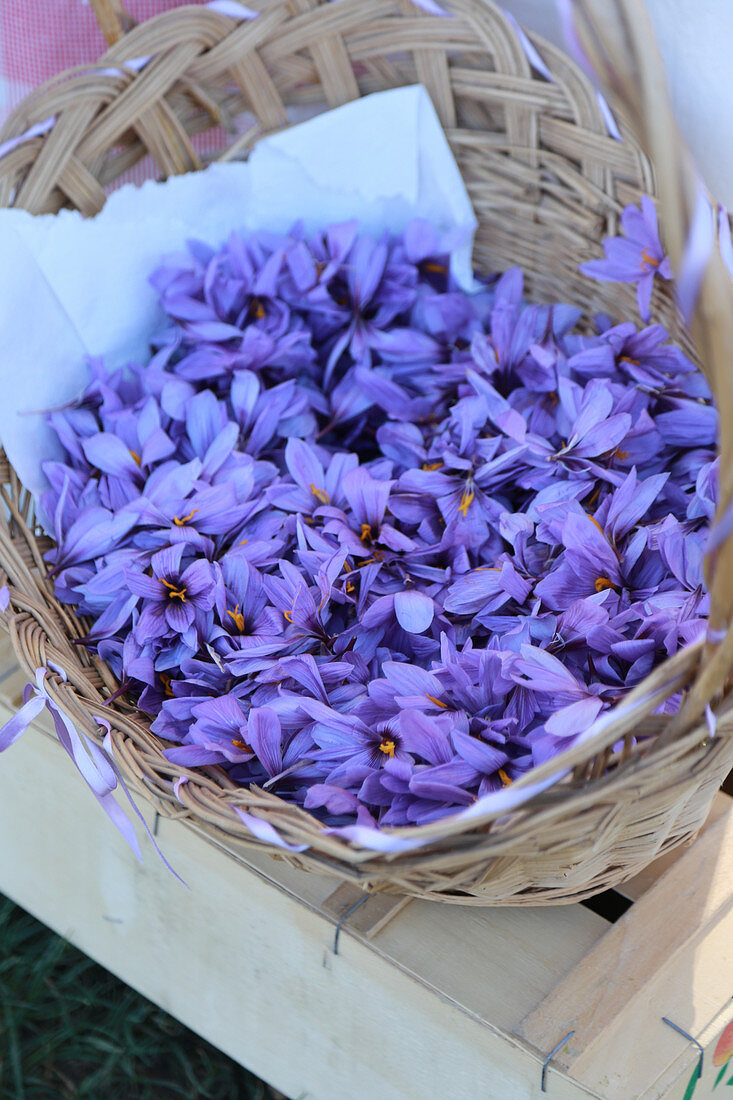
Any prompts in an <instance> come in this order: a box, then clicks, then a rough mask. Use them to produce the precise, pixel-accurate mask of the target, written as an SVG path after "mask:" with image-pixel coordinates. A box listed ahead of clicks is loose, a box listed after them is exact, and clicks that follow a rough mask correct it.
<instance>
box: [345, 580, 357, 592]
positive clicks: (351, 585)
mask: <svg viewBox="0 0 733 1100" xmlns="http://www.w3.org/2000/svg"><path fill="white" fill-rule="evenodd" d="M355 588H356V585H355V584H354V582H353V581H347V582H346V591H347V592H353V591H354V589H355Z"/></svg>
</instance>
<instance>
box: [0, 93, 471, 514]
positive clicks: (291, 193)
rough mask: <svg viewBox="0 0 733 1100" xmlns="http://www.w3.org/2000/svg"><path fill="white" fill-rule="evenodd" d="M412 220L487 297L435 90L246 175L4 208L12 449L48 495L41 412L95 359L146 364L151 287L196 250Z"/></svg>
mask: <svg viewBox="0 0 733 1100" xmlns="http://www.w3.org/2000/svg"><path fill="white" fill-rule="evenodd" d="M414 217H422V218H425V219H427V220H428V221H430V222H431V223H432V224H433V225H435V226H436V228H438V229H439V230H448V229H454V228H459V229H463V230H465V243H463V244H462V245H461V247H460V248H459V249H457V250H456V251H455V252H454V253H453V255H452V257H451V264H452V271H453V274H454V275H455V277H456V278H457V280H458V281H459V283H460V284H461V285H462V286H463V287H464V288H465V289H467V290H470V289H471V288H472V286H473V278H472V274H471V247H472V242H473V234H474V232H475V228H476V220H475V216H474V213H473V210H472V208H471V204H470V201H469V198H468V195H467V193H466V190H465V187H464V185H463V181H462V179H461V175H460V172H459V171H458V167H457V165H456V163H455V161H454V159H453V156H452V154H451V151H450V148H449V146H448V142H447V141H446V138H445V135H444V133H443V131H442V129H441V126H440V123H439V121H438V118H437V115H436V114H435V110H434V108H433V105H432V103H431V101H430V98H429V97H428V94H427V92H426V91H425V89H424V88H422V87H420V86H414V87H409V88H399V89H396V90H394V91H388V92H380V93H378V94H375V95H372V96H367V97H365V98H363V99H360V100H357V101H355V102H354V103H349V104H347V105H346V106H344V107H339V108H337V109H336V110H333V111H329V112H327V113H325V114H321V115H318V116H317V117H315V118H312V119H310V120H309V121H307V122H304V123H302V124H300V125H298V126H293V127H291V128H290V129H288V130H285V131H283V132H282V133H279V134H276V135H274V136H271V137H268V138H265V139H263V140H262V141H261V142H260V143H259V144H258V145H257V146H256V148H255V149H254V151H253V153H252V155H251V157H250V159H249V161H248V162H247V163H246V164H241V163H229V164H214V165H212V166H211V167H209V168H207V169H206V170H205V171H202V172H195V173H190V174H188V175H185V176H176V177H173V178H172V179H169V180H167V181H166V182H165V183H155V182H153V181H149V182H147V183H145V184H143V186H142V187H133V186H132V185H128V186H126V187H123V188H121V189H120V190H119V191H116V192H115V193H114V194H112V195H111V196H110V198H109V200H108V202H107V204H106V205H105V207H104V209H103V210H102V212H101V213H100V214H98V215H97V216H96V217H95V218H91V219H84V218H82V217H81V215H79V214H77V213H75V212H72V211H66V210H63V211H61V212H60V213H59V214H57V215H44V216H40V217H39V216H36V217H34V216H32V215H30V214H27V213H26V212H25V211H22V210H12V209H11V210H2V211H0V333H1V334H2V340H1V341H0V387H1V392H2V400H1V401H0V440H1V441H2V444H3V446H4V447H5V450H6V453H7V455H8V457H9V459H10V461H11V462H12V464H13V466H14V467H15V470H16V471H17V473H18V475H19V476H20V478H21V480H22V482H23V484H24V485H25V486H26V487H27V488H28V489H30V490H31V492H32V493H34V494H38V493H39V492H40V491H41V490H42V489H43V488H44V486H45V479H44V476H43V471H42V463H43V462H44V461H45V460H46V459H49V458H55V457H60V452H59V448H58V443H57V442H56V439H55V436H54V435H53V433H52V432H51V431H50V429H49V428H48V426H47V425H46V423H45V417H44V415H43V410H46V409H49V408H53V407H56V406H58V405H61V404H63V403H65V402H67V401H69V400H71V399H73V398H74V397H76V396H77V395H78V394H79V393H80V392H81V390H82V389H83V387H84V385H85V384H86V382H87V378H88V374H87V368H86V358H87V357H88V356H95V357H96V356H100V357H102V358H103V359H104V361H105V363H106V364H107V365H108V366H109V367H117V366H121V365H124V364H125V363H127V362H129V361H131V360H137V361H140V362H145V360H146V358H147V357H148V354H149V352H148V344H149V341H150V338H151V337H152V335H153V334H154V333H155V331H156V329H157V328H158V327H159V325H160V322H161V320H162V314H161V313H160V311H159V308H158V305H157V298H156V293H155V291H154V290H153V289H152V287H151V286H150V285H149V282H148V279H149V276H150V274H151V273H152V271H153V270H154V269H155V268H156V267H157V265H158V264H159V262H160V260H161V258H162V257H163V256H164V255H165V254H169V253H171V252H176V251H180V250H181V249H183V248H184V247H185V242H186V241H187V240H189V239H191V238H194V239H198V240H202V241H206V242H207V243H209V244H212V245H215V246H218V245H221V244H222V243H223V242H224V241H225V240H226V238H227V237H228V235H229V234H230V233H231V232H232V230H244V231H252V230H256V229H271V230H273V231H277V232H286V231H287V230H289V229H290V228H291V226H292V225H293V224H294V223H295V222H296V221H298V220H300V221H302V222H303V223H304V225H305V228H306V230H308V231H315V230H317V229H319V228H322V227H324V226H325V225H327V224H330V223H333V222H338V221H346V220H348V219H351V218H357V219H358V220H359V221H360V223H361V225H362V227H363V228H364V229H365V230H368V231H370V232H373V233H381V232H383V231H384V230H389V231H391V232H395V233H397V232H400V231H402V230H403V229H404V228H405V227H406V225H407V224H408V222H409V221H410V220H411V219H412V218H414Z"/></svg>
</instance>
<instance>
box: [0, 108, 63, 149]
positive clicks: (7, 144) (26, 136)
mask: <svg viewBox="0 0 733 1100" xmlns="http://www.w3.org/2000/svg"><path fill="white" fill-rule="evenodd" d="M55 125H56V115H51V117H50V118H44V120H43V122H37V123H36V124H35V126H31V127H30V129H28V130H26V131H25V132H24V133H22V134H19V135H18V137H14V138H8V140H7V141H4V142H3V143H2V145H0V157H6V156H7V155H8V153H12V151H13V149H17V147H18V146H19V145H21V144H22V143H23V142H24V141H30V140H31V139H32V138H34V137H41V136H42V135H43V134H47V133H48V131H49V130H51V129H53V127H54V126H55Z"/></svg>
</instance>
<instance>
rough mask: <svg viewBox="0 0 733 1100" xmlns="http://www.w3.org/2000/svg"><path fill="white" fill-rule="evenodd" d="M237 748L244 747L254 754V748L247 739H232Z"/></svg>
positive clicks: (244, 750)
mask: <svg viewBox="0 0 733 1100" xmlns="http://www.w3.org/2000/svg"><path fill="white" fill-rule="evenodd" d="M232 744H233V745H234V747H235V749H242V751H243V752H251V753H253V754H254V749H253V748H252V746H251V745H248V744H247V742H246V741H239V740H234V741H232Z"/></svg>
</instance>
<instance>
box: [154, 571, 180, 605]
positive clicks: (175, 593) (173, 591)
mask: <svg viewBox="0 0 733 1100" xmlns="http://www.w3.org/2000/svg"><path fill="white" fill-rule="evenodd" d="M160 583H161V584H164V585H165V587H166V588H167V589H168V599H170V600H180V601H181V603H185V602H186V589H185V588H184V587H183V585H175V584H171V582H170V581H164V580H163V578H162V577H161V579H160Z"/></svg>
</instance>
